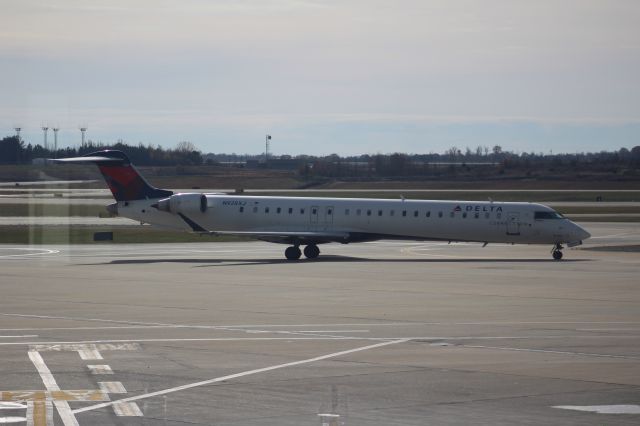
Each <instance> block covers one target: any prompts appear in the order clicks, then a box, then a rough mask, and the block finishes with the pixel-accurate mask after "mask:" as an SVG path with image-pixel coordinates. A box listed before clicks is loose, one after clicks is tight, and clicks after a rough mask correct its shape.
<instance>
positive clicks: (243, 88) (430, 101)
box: [0, 0, 640, 154]
mask: <svg viewBox="0 0 640 426" xmlns="http://www.w3.org/2000/svg"><path fill="white" fill-rule="evenodd" d="M0 11H1V13H0V73H1V74H0V75H1V77H2V78H1V79H0V136H5V135H9V134H12V133H13V131H12V128H13V127H15V126H18V125H19V126H22V127H23V129H24V130H23V138H24V139H25V140H27V141H29V142H36V143H41V142H42V131H41V130H39V128H40V126H41V125H43V124H48V125H50V126H53V125H57V126H59V127H60V128H61V130H60V133H59V135H60V138H59V139H60V142H61V144H62V145H66V144H78V142H79V140H80V132H79V131H78V130H77V128H78V125H80V124H83V125H86V126H88V128H89V130H88V132H87V135H88V137H89V138H90V139H93V140H97V141H103V142H105V143H109V142H113V141H115V140H117V139H123V140H125V141H127V142H129V143H138V142H143V143H145V144H147V143H152V144H160V145H163V146H167V147H170V146H175V145H176V144H177V142H179V141H182V140H188V141H191V142H193V143H194V144H195V145H196V146H197V147H199V148H200V149H201V150H203V151H205V152H237V153H245V152H247V153H258V152H261V151H262V150H263V146H264V135H265V134H266V133H269V134H271V135H273V139H272V151H273V152H274V153H277V154H279V153H291V154H298V153H309V154H329V153H333V152H336V153H340V154H356V153H377V152H383V153H386V152H394V151H406V152H416V153H429V152H443V151H445V150H446V149H448V148H449V147H451V146H454V145H455V146H458V147H460V148H462V149H464V148H465V147H467V146H469V147H471V148H475V147H476V146H478V145H488V146H493V145H495V144H500V145H502V146H503V148H504V149H508V150H514V151H518V152H522V151H527V152H532V151H534V152H549V151H551V150H552V151H553V152H578V151H596V150H605V149H606V150H613V149H619V148H620V147H632V146H635V145H640V84H639V77H638V76H640V24H639V22H640V1H638V0H628V1H625V0H602V1H593V0H535V1H532V0H523V1H519V0H505V1H496V0H482V1H478V0H470V1H458V0H443V1H431V0H415V1H414V0H397V1H389V0H387V1H377V0H362V1H360V0H340V1H333V0H326V1H320V0H220V1H215V0H91V1H89V0H77V1H76V0H0ZM49 138H50V140H51V139H52V134H51V132H50V135H49Z"/></svg>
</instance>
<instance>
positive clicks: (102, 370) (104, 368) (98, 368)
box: [87, 365, 113, 375]
mask: <svg viewBox="0 0 640 426" xmlns="http://www.w3.org/2000/svg"><path fill="white" fill-rule="evenodd" d="M87 368H88V369H89V371H91V374H96V375H97V374H113V370H112V369H111V367H110V366H108V365H87Z"/></svg>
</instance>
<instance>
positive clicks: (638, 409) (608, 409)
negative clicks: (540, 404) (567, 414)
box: [553, 404, 640, 414]
mask: <svg viewBox="0 0 640 426" xmlns="http://www.w3.org/2000/svg"><path fill="white" fill-rule="evenodd" d="M553 408H560V409H562V410H574V411H587V412H591V413H598V414H640V405H635V404H619V405H554V406H553Z"/></svg>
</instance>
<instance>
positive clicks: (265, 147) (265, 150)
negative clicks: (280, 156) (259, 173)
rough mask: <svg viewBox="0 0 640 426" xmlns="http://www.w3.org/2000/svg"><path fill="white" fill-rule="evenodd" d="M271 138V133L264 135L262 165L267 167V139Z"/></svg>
mask: <svg viewBox="0 0 640 426" xmlns="http://www.w3.org/2000/svg"><path fill="white" fill-rule="evenodd" d="M270 140H271V135H266V136H265V137H264V166H265V167H267V165H268V162H269V141H270Z"/></svg>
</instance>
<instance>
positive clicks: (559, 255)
mask: <svg viewBox="0 0 640 426" xmlns="http://www.w3.org/2000/svg"><path fill="white" fill-rule="evenodd" d="M553 258H554V259H555V260H560V259H562V252H561V251H560V250H554V251H553Z"/></svg>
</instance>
